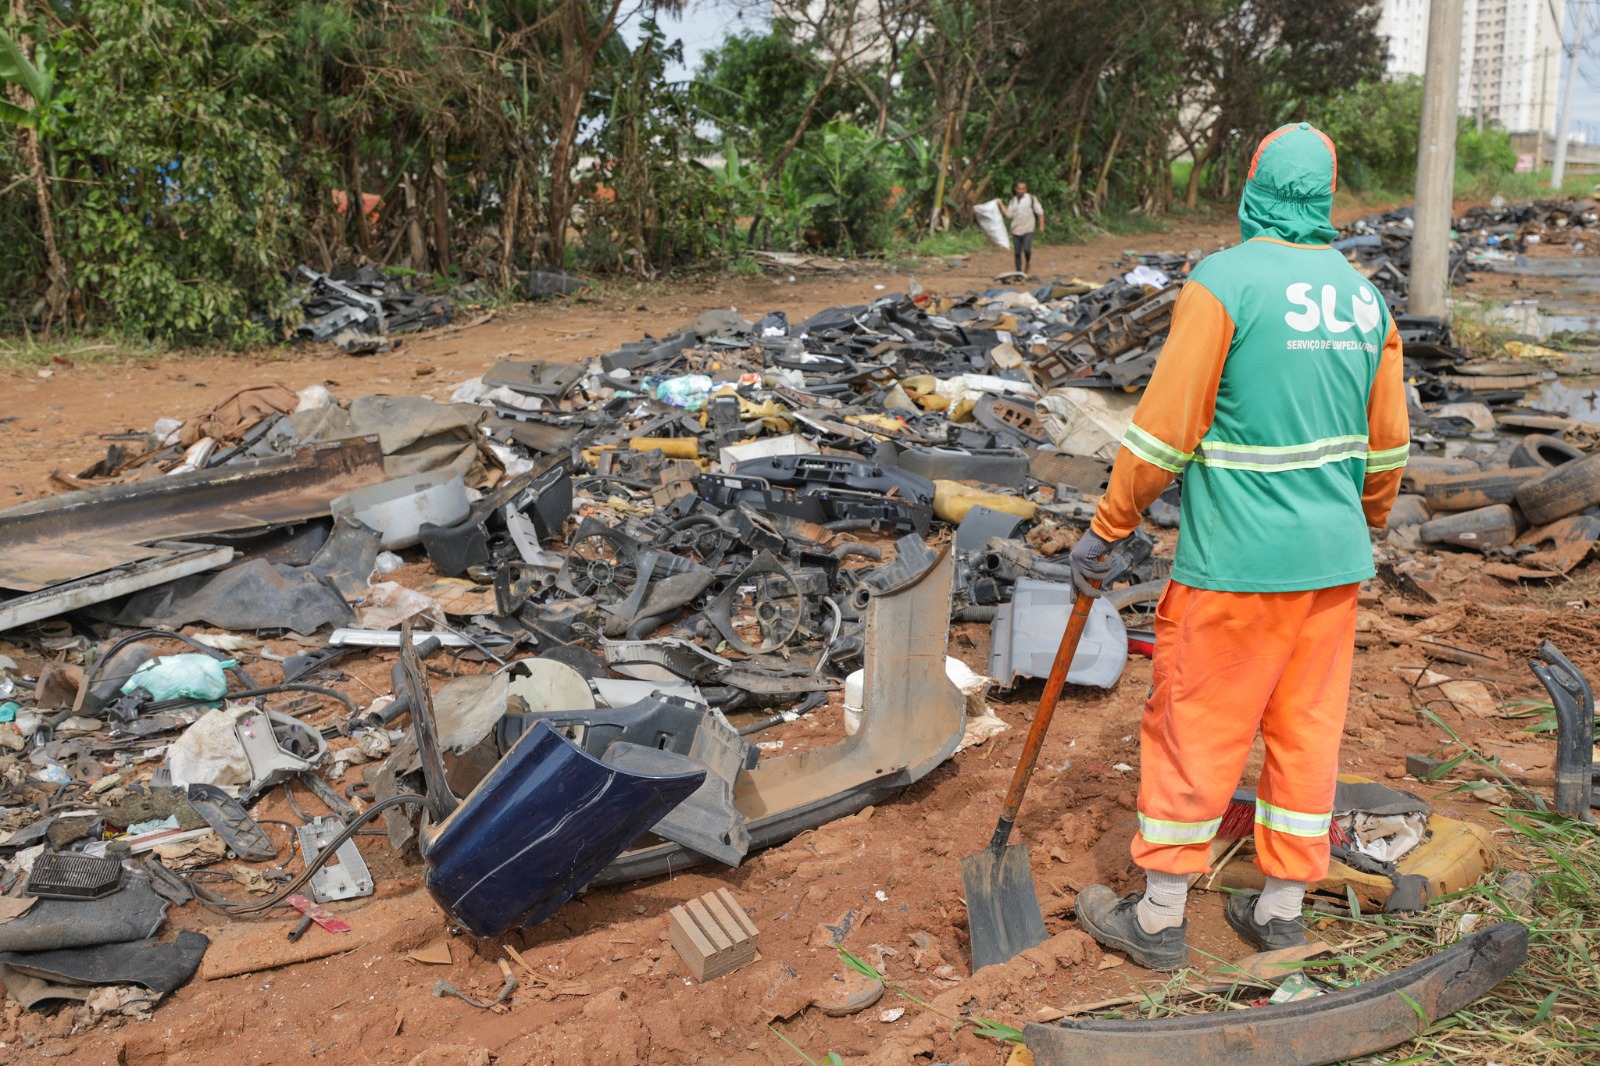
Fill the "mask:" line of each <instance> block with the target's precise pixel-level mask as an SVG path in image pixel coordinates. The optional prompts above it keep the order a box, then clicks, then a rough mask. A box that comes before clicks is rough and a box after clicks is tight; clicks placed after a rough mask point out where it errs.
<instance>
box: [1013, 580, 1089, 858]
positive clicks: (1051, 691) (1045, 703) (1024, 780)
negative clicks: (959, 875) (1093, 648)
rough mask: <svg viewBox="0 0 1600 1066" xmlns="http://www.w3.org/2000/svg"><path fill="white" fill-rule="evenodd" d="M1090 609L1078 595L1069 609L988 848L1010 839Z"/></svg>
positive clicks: (1083, 596)
mask: <svg viewBox="0 0 1600 1066" xmlns="http://www.w3.org/2000/svg"><path fill="white" fill-rule="evenodd" d="M1090 584H1092V585H1093V586H1094V587H1095V588H1099V587H1100V582H1098V581H1091V582H1090ZM1093 606H1094V600H1093V599H1091V598H1090V597H1088V596H1085V595H1084V594H1083V593H1082V592H1079V593H1078V598H1077V601H1076V602H1075V603H1073V605H1072V616H1071V617H1070V618H1068V619H1067V631H1066V632H1065V633H1063V634H1061V646H1060V647H1058V648H1056V661H1055V662H1054V663H1052V664H1051V666H1050V677H1049V678H1048V679H1047V680H1046V681H1045V683H1044V695H1043V696H1041V697H1040V698H1039V712H1038V713H1037V714H1035V715H1034V716H1033V726H1032V727H1031V728H1029V730H1028V739H1027V740H1026V741H1025V742H1024V743H1023V745H1022V758H1020V759H1019V760H1018V761H1017V769H1016V771H1015V772H1014V773H1013V774H1012V775H1011V787H1010V789H1008V790H1007V791H1006V805H1005V807H1003V808H1002V809H1001V811H1000V824H999V825H998V826H996V827H995V834H994V840H993V841H991V842H990V846H991V847H994V848H1003V847H1005V842H1006V840H1007V838H1009V837H1010V836H1011V826H1012V823H1014V822H1015V821H1016V820H1017V811H1019V810H1021V808H1022V797H1023V796H1024V795H1025V794H1026V793H1027V791H1028V781H1029V779H1030V778H1032V777H1033V767H1034V765H1035V764H1036V763H1037V762H1038V761H1039V752H1040V751H1041V750H1042V749H1043V748H1044V735H1045V733H1047V732H1048V731H1049V729H1050V719H1051V718H1053V717H1055V713H1056V704H1057V703H1059V702H1061V690H1062V689H1063V688H1065V687H1066V684H1067V671H1068V670H1069V669H1071V667H1072V657H1073V656H1074V655H1076V654H1077V653H1078V641H1079V640H1081V639H1082V638H1083V627H1084V626H1085V625H1086V624H1087V623H1088V621H1089V609H1090V608H1091V607H1093Z"/></svg>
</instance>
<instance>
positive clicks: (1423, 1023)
mask: <svg viewBox="0 0 1600 1066" xmlns="http://www.w3.org/2000/svg"><path fill="white" fill-rule="evenodd" d="M1395 995H1397V996H1399V997H1400V998H1401V999H1402V1000H1404V1001H1405V1004H1406V1006H1408V1007H1410V1008H1411V1009H1412V1011H1414V1012H1415V1013H1416V1015H1417V1032H1419V1033H1425V1032H1427V1031H1428V1012H1427V1011H1425V1010H1423V1009H1422V1004H1420V1003H1418V1002H1417V1001H1416V1000H1415V999H1412V998H1411V997H1410V996H1408V995H1406V994H1405V993H1404V992H1401V991H1399V990H1398V989H1396V990H1395Z"/></svg>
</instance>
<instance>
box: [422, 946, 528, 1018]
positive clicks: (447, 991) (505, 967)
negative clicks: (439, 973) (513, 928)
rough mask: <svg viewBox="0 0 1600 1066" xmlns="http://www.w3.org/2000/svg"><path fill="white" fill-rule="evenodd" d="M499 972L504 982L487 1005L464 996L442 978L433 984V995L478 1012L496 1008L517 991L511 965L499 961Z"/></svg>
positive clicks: (503, 960)
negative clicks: (446, 998) (452, 997)
mask: <svg viewBox="0 0 1600 1066" xmlns="http://www.w3.org/2000/svg"><path fill="white" fill-rule="evenodd" d="M500 972H501V973H502V974H503V975H505V981H504V983H502V984H501V985H500V994H499V995H498V996H496V997H494V998H493V999H491V1000H489V1001H488V1002H487V1003H485V1002H483V1001H481V1000H476V999H473V998H472V997H471V996H469V995H467V994H465V993H464V992H462V991H461V989H459V988H457V987H456V986H455V985H453V984H451V983H450V982H449V981H446V980H444V979H443V978H440V979H439V980H438V981H435V982H434V984H433V994H434V996H435V997H436V998H437V997H442V996H454V997H456V998H457V999H459V1000H460V1001H461V1002H463V1003H466V1004H469V1005H470V1006H474V1007H477V1008H479V1009H480V1010H488V1009H489V1008H490V1007H498V1006H499V1005H500V1004H502V1003H504V1002H505V1001H506V1000H508V999H510V998H511V993H513V992H515V991H516V990H517V979H516V977H515V976H514V975H513V974H512V973H511V964H510V963H509V962H507V961H506V960H505V959H501V960H500Z"/></svg>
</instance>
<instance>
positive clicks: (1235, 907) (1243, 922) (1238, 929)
mask: <svg viewBox="0 0 1600 1066" xmlns="http://www.w3.org/2000/svg"><path fill="white" fill-rule="evenodd" d="M1260 898H1261V893H1259V892H1242V893H1236V894H1234V895H1232V896H1229V897H1228V903H1227V905H1226V906H1225V907H1223V909H1222V914H1223V917H1225V918H1227V919H1228V924H1229V925H1231V926H1233V931H1234V932H1235V933H1238V934H1239V935H1240V936H1242V937H1244V942H1245V943H1246V944H1249V945H1250V946H1251V947H1253V948H1255V949H1256V950H1257V951H1278V950H1279V949H1281V948H1296V947H1299V946H1300V945H1301V944H1304V943H1307V941H1306V930H1305V926H1304V925H1303V924H1302V923H1301V921H1300V919H1298V918H1273V919H1272V920H1271V921H1269V922H1267V923H1265V924H1262V923H1261V922H1258V921H1256V900H1258V899H1260Z"/></svg>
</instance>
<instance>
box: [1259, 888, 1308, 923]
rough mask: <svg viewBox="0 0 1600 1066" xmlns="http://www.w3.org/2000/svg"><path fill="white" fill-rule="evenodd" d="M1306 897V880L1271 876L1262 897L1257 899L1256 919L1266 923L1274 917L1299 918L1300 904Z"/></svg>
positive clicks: (1262, 891)
mask: <svg viewBox="0 0 1600 1066" xmlns="http://www.w3.org/2000/svg"><path fill="white" fill-rule="evenodd" d="M1305 898H1306V883H1305V882H1304V881H1284V880H1281V879H1279V878H1276V877H1269V878H1267V887H1266V888H1264V889H1262V890H1261V895H1260V897H1258V898H1257V899H1256V913H1255V918H1256V921H1258V922H1260V923H1261V924H1262V925H1265V924H1267V923H1268V922H1270V921H1272V919H1274V918H1299V917H1300V905H1301V903H1303V902H1304V901H1305Z"/></svg>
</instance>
